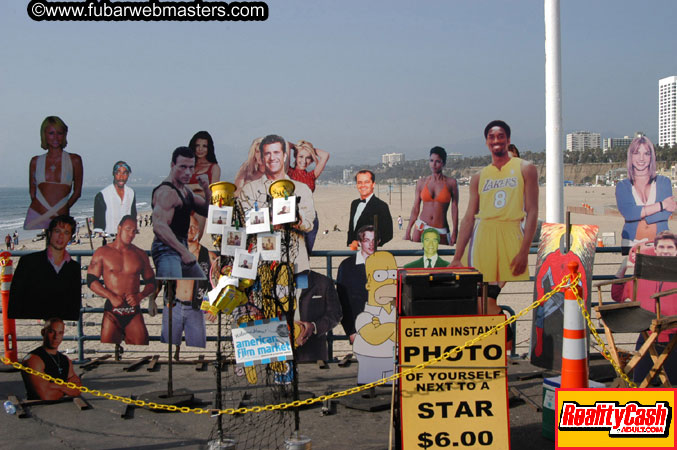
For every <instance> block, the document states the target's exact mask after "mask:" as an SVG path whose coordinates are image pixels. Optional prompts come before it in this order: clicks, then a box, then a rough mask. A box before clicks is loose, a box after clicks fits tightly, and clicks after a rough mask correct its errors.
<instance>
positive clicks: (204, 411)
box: [1, 274, 636, 415]
mask: <svg viewBox="0 0 677 450" xmlns="http://www.w3.org/2000/svg"><path fill="white" fill-rule="evenodd" d="M580 278H581V276H580V274H578V275H577V276H576V278H574V279H573V280H571V277H570V276H569V275H566V276H564V278H562V281H561V282H560V283H559V284H558V285H557V286H555V287H554V288H553V289H552V291H550V292H548V293H547V294H545V295H544V296H543V297H541V298H540V299H538V300H536V301H535V302H533V303H532V304H531V305H529V306H527V307H526V308H525V309H523V310H522V311H520V312H519V313H517V314H515V315H514V316H512V317H510V318H509V319H507V320H506V321H505V322H502V323H499V324H498V325H496V326H494V327H492V328H491V329H489V330H488V331H486V332H485V333H482V334H480V335H479V336H476V337H475V338H473V339H471V340H469V341H466V342H465V343H464V344H463V345H462V346H460V347H455V348H453V349H451V350H449V351H448V352H445V353H443V354H441V355H440V356H438V357H436V358H433V359H430V360H428V361H425V362H423V363H421V364H418V365H416V366H414V367H411V368H409V369H406V370H403V371H401V372H398V373H395V374H393V375H391V376H389V377H387V378H382V379H380V380H377V381H374V382H371V383H367V384H364V385H362V386H356V387H352V388H350V389H346V390H344V391H339V392H334V393H333V394H327V395H321V396H319V397H313V398H309V399H306V400H295V401H293V402H290V403H278V404H276V405H265V406H252V407H250V408H244V407H243V408H227V409H221V410H216V409H203V408H189V407H187V406H184V407H178V406H176V405H164V404H159V403H155V402H145V401H143V400H134V399H132V398H129V397H122V396H119V395H115V394H110V393H107V392H101V391H99V390H96V389H89V388H87V387H86V386H77V385H75V384H74V383H69V382H66V381H63V380H61V379H57V378H54V377H52V376H50V375H47V374H46V373H42V372H38V371H37V370H34V369H32V368H30V367H25V366H23V365H22V364H21V363H19V362H12V361H11V360H9V359H8V358H5V357H2V358H1V360H2V362H3V363H5V364H7V365H11V366H12V367H14V368H15V369H18V370H23V371H24V372H27V373H29V374H31V375H35V376H38V377H40V378H43V379H44V380H47V381H50V382H52V383H56V384H58V385H60V386H66V387H68V388H70V389H77V390H79V391H80V392H83V393H86V394H90V395H93V396H95V397H103V398H106V399H108V400H115V401H119V402H122V403H125V404H128V405H134V406H139V407H146V408H150V409H160V410H165V411H178V412H182V413H193V414H211V415H220V414H230V415H233V414H246V413H250V412H253V413H258V412H262V411H276V410H282V409H288V408H297V407H299V406H305V405H312V404H314V403H319V402H324V401H326V400H330V399H335V398H339V397H346V396H349V395H354V394H357V393H359V392H362V391H366V390H368V389H371V388H374V387H376V386H381V385H384V384H386V383H388V382H389V381H395V380H397V379H398V378H401V377H403V376H406V375H409V374H411V373H414V372H416V371H419V370H422V369H424V368H426V367H428V366H430V365H432V364H435V363H437V362H440V361H442V360H443V359H447V358H449V357H451V356H453V355H454V354H456V353H459V352H461V351H463V350H464V349H465V348H467V347H469V346H471V345H474V344H476V343H477V342H479V341H481V340H482V339H484V338H486V337H488V336H489V335H491V334H493V333H495V332H497V331H500V330H502V329H503V328H505V327H506V326H508V325H510V324H512V323H513V322H515V321H516V320H517V319H519V318H520V317H522V316H523V315H525V314H527V313H528V312H530V311H532V310H534V309H535V308H538V307H539V306H540V305H542V304H543V303H545V302H546V301H548V300H549V299H550V298H551V297H552V296H553V295H555V294H556V293H558V292H560V291H561V290H562V289H563V288H566V287H568V286H570V285H573V284H577V283H578V281H579V280H580ZM582 302H583V299H582V298H581V297H580V296H578V303H579V305H582V304H583V303H582ZM581 310H582V311H584V317H586V318H587V319H588V324H589V325H592V324H591V322H590V315H589V314H587V311H586V310H585V308H584V307H582V308H581ZM586 315H587V316H586ZM590 329H591V330H593V333H594V334H595V336H596V337H597V338H598V337H599V336H597V333H595V332H594V327H593V326H590ZM602 345H603V344H602ZM604 349H605V352H606V353H605V357H607V355H608V354H609V352H608V350H606V347H604ZM607 359H609V360H610V356H609V357H607ZM612 364H613V365H614V368H615V369H616V371H618V372H619V373H621V374H622V371H620V370H619V368H618V367H617V365H616V364H614V363H613V362H612ZM623 375H624V374H623ZM625 379H626V380H627V376H626V377H625ZM627 381H628V382H629V384H632V385H634V383H632V382H630V381H629V380H627ZM633 387H636V386H633Z"/></svg>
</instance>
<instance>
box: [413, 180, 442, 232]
mask: <svg viewBox="0 0 677 450" xmlns="http://www.w3.org/2000/svg"><path fill="white" fill-rule="evenodd" d="M421 200H423V202H438V203H449V202H450V201H451V192H449V188H448V187H447V184H446V183H445V184H444V189H442V190H441V191H440V192H438V193H437V197H433V196H432V194H431V193H430V190H429V189H428V183H426V184H425V185H424V186H423V190H422V191H421ZM414 227H415V229H417V230H418V231H423V230H426V229H428V228H434V229H435V230H437V232H438V233H440V235H445V236H447V242H451V233H449V229H448V228H435V227H431V226H430V225H428V224H427V223H425V222H424V221H422V220H421V219H416V222H415V223H414Z"/></svg>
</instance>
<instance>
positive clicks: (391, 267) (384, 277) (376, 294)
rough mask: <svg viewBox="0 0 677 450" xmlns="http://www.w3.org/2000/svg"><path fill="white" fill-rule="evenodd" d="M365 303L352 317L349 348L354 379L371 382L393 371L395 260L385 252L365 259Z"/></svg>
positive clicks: (395, 289) (395, 335) (395, 292)
mask: <svg viewBox="0 0 677 450" xmlns="http://www.w3.org/2000/svg"><path fill="white" fill-rule="evenodd" d="M365 271H366V273H367V284H366V286H365V287H366V289H367V291H368V292H369V298H368V300H367V304H366V305H365V307H364V311H362V312H361V313H360V314H359V315H358V316H357V319H356V320H355V328H356V329H357V336H356V337H355V342H354V343H353V352H354V353H355V356H356V357H357V361H358V363H359V367H358V370H357V382H358V383H359V384H366V383H371V382H373V381H376V380H380V379H381V378H383V377H387V376H390V375H392V374H393V371H394V359H393V357H394V350H395V341H396V339H397V334H396V309H397V308H396V300H397V262H396V261H395V257H394V256H393V255H392V254H391V253H388V252H374V254H373V255H371V256H370V257H368V258H367V261H366V262H365Z"/></svg>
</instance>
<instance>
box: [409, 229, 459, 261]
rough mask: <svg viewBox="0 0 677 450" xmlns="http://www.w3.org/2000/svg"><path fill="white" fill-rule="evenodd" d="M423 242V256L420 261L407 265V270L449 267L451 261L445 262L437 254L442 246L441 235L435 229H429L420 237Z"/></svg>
mask: <svg viewBox="0 0 677 450" xmlns="http://www.w3.org/2000/svg"><path fill="white" fill-rule="evenodd" d="M420 237H422V240H423V256H422V257H420V258H419V259H417V260H415V261H412V262H410V263H409V264H405V265H404V267H405V268H406V269H411V268H418V267H424V268H432V267H447V266H448V265H449V261H445V260H443V259H442V258H440V257H439V255H438V254H437V249H438V248H439V245H440V233H438V231H437V230H436V229H434V228H428V229H426V230H424V231H423V234H421V235H420Z"/></svg>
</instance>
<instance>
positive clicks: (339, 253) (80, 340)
mask: <svg viewBox="0 0 677 450" xmlns="http://www.w3.org/2000/svg"><path fill="white" fill-rule="evenodd" d="M35 251H36V250H20V251H13V252H11V254H12V257H17V256H18V257H21V256H25V255H28V254H30V253H34V252H35ZM388 252H390V253H391V254H392V255H393V256H395V257H398V256H399V257H409V256H411V257H420V256H421V255H423V250H390V249H389V250H388ZM536 252H537V248H536V247H531V250H530V252H529V253H530V254H535V253H536ZM620 252H621V247H598V248H597V253H620ZM69 253H70V255H71V256H72V257H74V258H75V259H76V260H77V261H78V263H80V265H81V266H82V258H83V257H91V256H92V255H93V253H94V252H93V251H91V250H72V251H69ZM147 253H148V254H149V255H150V252H147ZM354 253H355V252H354V251H351V250H316V251H313V252H312V254H311V257H312V258H324V259H325V265H324V266H323V267H315V266H313V267H312V268H313V270H316V269H324V274H325V275H326V276H328V277H329V278H331V279H332V280H334V277H333V270H334V259H335V258H345V257H348V256H351V255H353V254H354ZM455 253H456V251H455V250H454V249H439V251H438V254H439V255H440V256H451V255H454V254H455ZM83 269H84V267H83ZM613 278H614V276H613V275H595V274H594V269H593V277H592V280H610V279H613ZM334 281H335V280H334ZM533 281H534V277H533V276H532V277H530V278H529V282H533ZM525 282H526V281H525ZM82 284H83V285H85V284H86V282H85V279H84V278H83V279H82ZM499 306H500V307H502V309H503V310H505V311H507V312H508V313H509V314H511V315H513V314H514V311H513V310H512V308H510V307H509V306H505V305H499ZM103 311H104V309H103V308H93V307H82V308H81V309H80V318H79V319H78V321H77V335H75V336H71V335H68V336H64V341H77V347H78V349H77V353H78V360H76V361H74V362H75V363H84V362H86V361H88V359H87V358H85V354H86V353H87V352H86V349H85V342H87V341H100V340H101V336H100V335H86V334H85V332H84V327H85V323H84V321H83V314H85V313H103ZM142 312H143V313H147V312H148V310H147V309H142ZM158 312H159V313H160V312H162V309H161V308H158ZM511 327H512V331H513V336H515V337H516V336H517V333H516V324H515V323H513V324H512V325H511ZM0 340H3V341H4V337H3V336H0ZM150 340H151V341H160V336H150ZM221 340H222V341H230V340H231V337H230V336H225V337H222V339H221ZM345 340H348V336H346V335H345V334H337V335H335V334H334V333H333V332H332V331H329V332H328V333H327V345H328V357H329V360H330V361H332V360H333V359H334V342H335V341H345ZM17 341H38V342H40V341H42V337H41V336H17ZM207 341H210V342H212V341H216V336H207ZM516 343H517V340H516V339H515V345H513V347H512V350H511V351H510V356H511V357H515V356H516V355H517V354H516Z"/></svg>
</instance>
